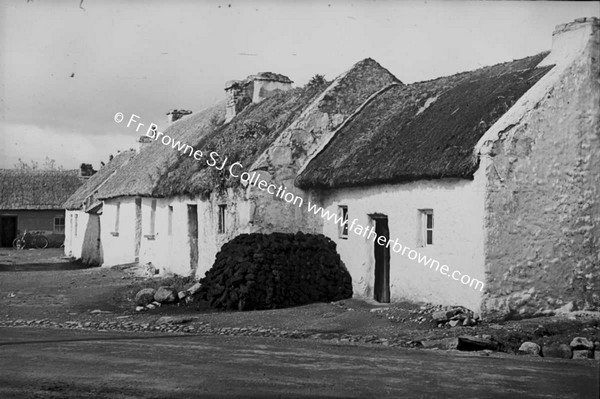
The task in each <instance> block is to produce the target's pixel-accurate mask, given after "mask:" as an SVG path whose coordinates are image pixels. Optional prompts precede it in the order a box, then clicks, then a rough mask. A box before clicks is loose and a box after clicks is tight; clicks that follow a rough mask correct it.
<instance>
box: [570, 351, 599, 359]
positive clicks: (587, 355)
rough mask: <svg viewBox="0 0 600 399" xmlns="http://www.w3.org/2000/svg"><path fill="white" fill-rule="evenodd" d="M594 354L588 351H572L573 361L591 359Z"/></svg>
mask: <svg viewBox="0 0 600 399" xmlns="http://www.w3.org/2000/svg"><path fill="white" fill-rule="evenodd" d="M593 355H594V352H592V351H591V350H588V349H579V350H574V351H573V359H592V356H593Z"/></svg>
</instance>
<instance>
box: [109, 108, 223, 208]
mask: <svg viewBox="0 0 600 399" xmlns="http://www.w3.org/2000/svg"><path fill="white" fill-rule="evenodd" d="M224 119H225V101H220V102H219V103H217V104H215V105H214V106H212V107H210V108H207V109H205V110H203V111H200V112H198V113H196V114H192V115H190V116H187V117H184V118H182V119H180V120H178V121H176V122H174V123H173V124H172V125H170V126H168V127H167V128H166V129H164V130H162V131H163V133H164V134H165V135H168V136H170V137H171V138H173V139H175V141H181V142H182V143H186V144H189V145H194V144H195V143H197V141H198V140H199V139H200V138H201V137H203V136H204V135H206V134H208V133H209V132H212V131H213V130H214V129H216V128H217V127H218V126H220V125H221V124H222V123H223V121H224ZM159 131H161V130H160V129H159ZM140 133H142V134H145V132H141V131H140ZM198 149H200V148H198ZM180 155H181V154H180V152H179V151H177V150H176V149H173V148H171V147H170V146H165V145H163V144H162V143H161V142H160V141H154V140H153V141H151V142H150V143H147V144H144V146H143V148H142V150H141V151H140V153H139V154H137V155H136V156H135V157H133V158H132V159H131V160H130V161H129V162H128V163H127V164H126V165H125V166H123V167H122V168H121V169H120V170H119V171H118V173H116V174H115V176H114V177H113V178H111V179H110V180H109V181H108V182H106V184H105V185H104V186H102V187H101V188H100V190H98V194H97V197H98V198H100V199H107V198H114V197H120V196H148V197H149V196H153V195H154V191H155V189H156V186H157V184H158V182H159V180H160V179H161V177H162V176H163V174H164V173H165V172H166V171H167V170H168V169H169V168H170V167H172V165H173V164H175V163H176V162H177V159H178V157H179V156H180ZM186 157H187V155H186ZM195 162H198V161H195Z"/></svg>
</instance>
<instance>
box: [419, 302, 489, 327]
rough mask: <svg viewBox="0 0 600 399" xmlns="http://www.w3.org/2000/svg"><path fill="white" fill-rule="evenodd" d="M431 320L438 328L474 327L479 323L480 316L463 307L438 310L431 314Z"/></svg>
mask: <svg viewBox="0 0 600 399" xmlns="http://www.w3.org/2000/svg"><path fill="white" fill-rule="evenodd" d="M431 318H432V319H433V321H434V322H436V323H437V325H438V327H445V326H450V327H456V326H474V325H477V323H478V322H479V315H478V314H476V313H473V312H472V311H471V310H469V309H467V308H465V307H462V306H457V307H452V308H447V309H445V310H438V311H436V312H433V313H432V314H431Z"/></svg>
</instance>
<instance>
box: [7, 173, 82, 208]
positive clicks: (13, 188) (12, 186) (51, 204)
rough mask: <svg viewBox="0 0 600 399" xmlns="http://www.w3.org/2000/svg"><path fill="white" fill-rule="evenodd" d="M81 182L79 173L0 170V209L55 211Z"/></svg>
mask: <svg viewBox="0 0 600 399" xmlns="http://www.w3.org/2000/svg"><path fill="white" fill-rule="evenodd" d="M82 184H83V181H82V180H81V178H80V177H79V170H77V169H76V170H34V171H23V170H15V169H0V209H2V210H59V209H63V203H64V202H65V200H66V199H67V198H69V196H70V195H71V194H73V193H74V192H75V191H76V190H77V189H78V188H79V187H80V186H81V185H82Z"/></svg>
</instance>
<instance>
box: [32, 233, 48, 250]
mask: <svg viewBox="0 0 600 399" xmlns="http://www.w3.org/2000/svg"><path fill="white" fill-rule="evenodd" d="M33 245H34V246H35V247H36V248H37V249H44V248H46V247H47V246H48V239H47V238H46V237H44V236H37V237H35V238H34V239H33Z"/></svg>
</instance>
